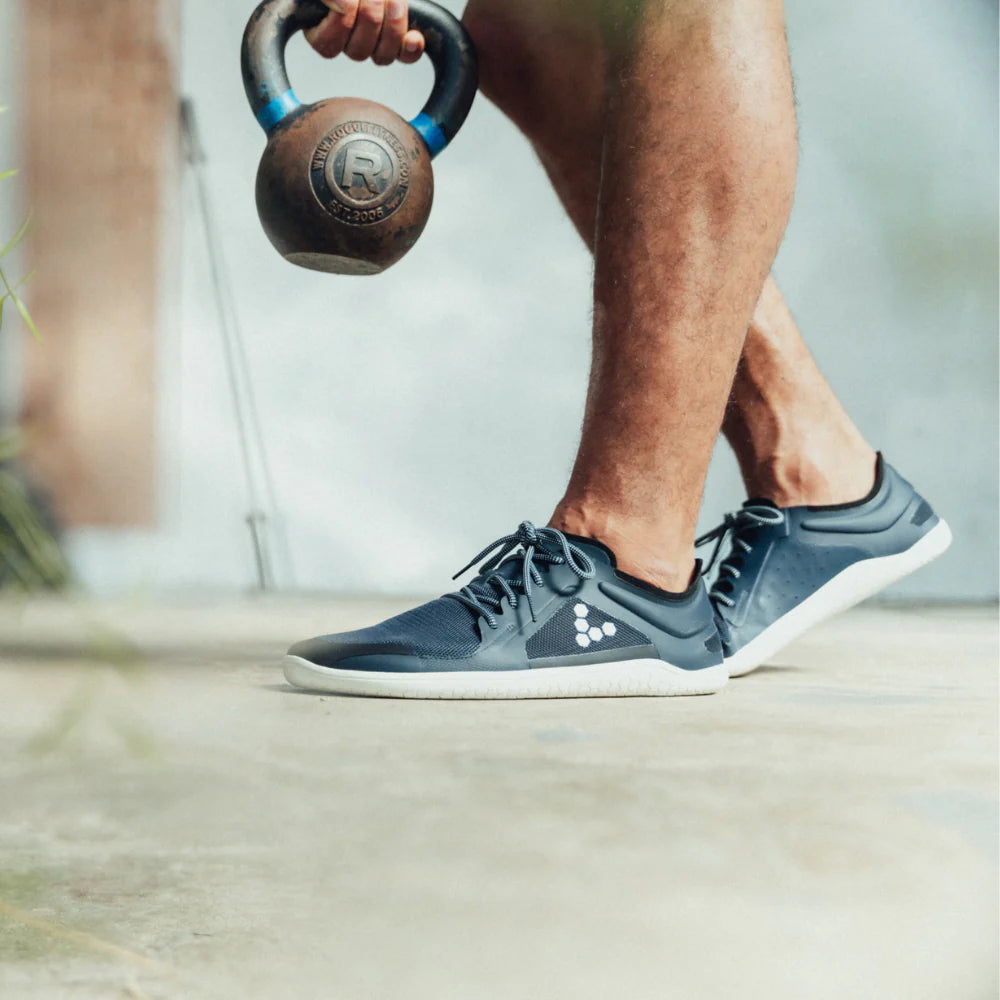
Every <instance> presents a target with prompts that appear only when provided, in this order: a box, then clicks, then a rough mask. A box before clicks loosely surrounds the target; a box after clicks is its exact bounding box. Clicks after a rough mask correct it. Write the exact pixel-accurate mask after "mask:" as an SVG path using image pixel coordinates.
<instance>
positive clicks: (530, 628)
mask: <svg viewBox="0 0 1000 1000" xmlns="http://www.w3.org/2000/svg"><path fill="white" fill-rule="evenodd" d="M486 557H489V558H487V561H486V562H485V563H484V564H483V565H482V566H481V567H480V568H479V573H478V576H477V577H476V578H475V579H474V580H473V581H472V582H471V583H469V584H468V586H465V587H463V588H462V589H461V590H459V591H458V592H456V593H454V594H446V595H445V596H444V597H439V598H438V599H437V600H436V601H431V602H430V603H429V604H424V605H421V606H420V607H418V608H414V609H413V610H412V611H407V612H405V613H404V614H401V615H399V616H398V617H396V618H390V619H389V620H388V621H385V622H382V623H381V624H380V625H374V626H372V627H371V628H363V629H359V630H358V631H357V632H344V633H341V634H340V635H326V636H321V637H320V638H317V639H308V640H306V641H305V642H300V643H298V644H297V645H295V646H292V648H291V649H290V650H289V651H288V655H287V656H286V657H285V661H284V668H285V677H286V678H287V679H288V680H289V682H291V683H292V684H294V685H296V686H297V687H302V688H308V689H310V690H313V691H332V692H334V693H337V694H366V695H381V696H384V697H394V698H580V697H610V696H616V695H675V694H677V695H679V694H711V693H712V692H714V691H718V690H719V688H721V687H722V686H723V685H724V684H725V683H726V680H727V679H728V673H727V671H726V668H725V665H724V664H723V662H722V644H721V642H720V641H719V636H718V633H717V631H716V626H715V621H714V617H713V613H712V604H711V602H710V601H709V599H708V593H707V591H706V590H705V586H704V584H703V583H702V580H701V575H700V573H699V572H698V571H696V572H695V575H694V579H693V582H692V584H691V586H690V587H689V588H688V590H687V591H685V592H684V593H683V594H668V593H666V592H664V591H662V590H658V589H657V588H656V587H653V586H650V585H649V584H647V583H644V582H643V581H641V580H637V579H635V578H634V577H631V576H629V575H627V574H626V573H622V572H620V571H619V570H618V569H617V567H616V564H615V556H614V553H613V552H612V551H611V550H610V549H609V548H607V547H606V546H604V545H602V544H601V543H600V542H596V541H593V540H592V539H589V538H579V537H577V536H575V535H569V536H567V535H564V534H563V533H562V532H560V531H556V530H555V529H554V528H536V527H535V526H534V525H533V524H531V523H530V522H529V521H525V522H524V523H523V524H521V526H520V527H519V528H518V529H517V531H516V532H515V533H514V534H512V535H507V536H506V537H505V538H501V539H498V540H497V541H496V542H494V543H493V544H492V545H490V546H488V547H487V548H485V549H483V551H482V552H480V553H479V555H478V556H476V558H475V559H473V560H472V561H471V562H470V563H469V565H468V566H466V567H465V569H463V570H461V571H460V572H459V573H458V574H456V576H459V575H461V573H464V572H465V570H467V569H469V568H470V567H471V566H472V565H474V564H475V563H477V562H478V561H479V560H480V559H483V558H486Z"/></svg>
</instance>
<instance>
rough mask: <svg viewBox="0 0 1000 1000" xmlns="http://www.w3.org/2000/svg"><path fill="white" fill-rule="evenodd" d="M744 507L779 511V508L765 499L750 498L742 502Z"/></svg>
mask: <svg viewBox="0 0 1000 1000" xmlns="http://www.w3.org/2000/svg"><path fill="white" fill-rule="evenodd" d="M743 506H744V507H770V508H772V509H773V510H781V508H780V507H779V506H778V505H777V504H776V503H775V502H774V501H773V500H768V499H767V497H750V499H749V500H744V501H743Z"/></svg>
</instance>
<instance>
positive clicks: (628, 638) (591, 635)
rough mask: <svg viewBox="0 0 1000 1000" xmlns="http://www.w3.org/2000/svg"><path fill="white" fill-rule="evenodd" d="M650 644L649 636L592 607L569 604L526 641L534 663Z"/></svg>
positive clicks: (575, 603) (577, 603)
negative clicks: (549, 657) (551, 657)
mask: <svg viewBox="0 0 1000 1000" xmlns="http://www.w3.org/2000/svg"><path fill="white" fill-rule="evenodd" d="M584 638H585V639H586V642H584V641H583V639H584ZM650 644H651V640H650V639H649V637H648V636H646V635H643V634H642V632H640V631H639V630H638V629H636V628H633V627H632V626H631V625H628V624H626V623H625V622H623V621H621V620H620V619H618V618H613V617H612V616H611V615H609V614H607V613H606V612H604V611H602V610H601V609H600V608H597V607H594V605H593V604H586V603H584V602H581V601H567V603H566V604H564V605H563V606H562V607H561V608H560V609H559V610H558V611H557V612H556V613H555V614H554V615H553V616H552V617H551V618H550V619H549V620H548V621H547V622H546V623H545V624H544V625H543V626H542V627H541V628H540V629H539V630H538V631H537V632H536V633H535V634H534V635H533V636H532V637H531V638H530V639H529V640H528V641H527V643H526V644H525V649H526V650H527V653H528V659H530V660H535V659H538V658H540V657H543V656H572V655H574V654H579V653H597V652H603V651H604V650H606V649H624V648H626V647H628V646H648V645H650Z"/></svg>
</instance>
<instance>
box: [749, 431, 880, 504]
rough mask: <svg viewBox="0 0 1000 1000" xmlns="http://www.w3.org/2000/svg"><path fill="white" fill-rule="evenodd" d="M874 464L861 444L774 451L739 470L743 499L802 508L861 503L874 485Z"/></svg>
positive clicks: (811, 446)
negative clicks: (752, 498) (743, 488)
mask: <svg viewBox="0 0 1000 1000" xmlns="http://www.w3.org/2000/svg"><path fill="white" fill-rule="evenodd" d="M875 463H876V456H875V452H874V451H873V450H872V448H871V447H870V446H868V445H867V444H866V443H864V442H863V441H862V442H860V443H859V444H850V443H846V442H842V443H840V444H839V445H835V446H834V445H829V446H827V447H824V448H820V449H817V448H816V447H815V446H813V445H810V446H806V447H803V448H798V449H794V450H791V451H787V452H786V451H778V452H776V453H774V454H771V455H768V456H766V457H762V458H756V459H754V460H753V461H752V462H750V463H748V464H746V465H744V464H743V463H742V462H741V466H742V471H743V482H744V485H745V486H746V490H747V496H750V497H762V498H764V499H767V500H771V501H773V502H774V503H776V504H777V505H778V506H779V507H803V506H826V505H829V504H839V503H853V502H854V501H856V500H861V499H862V498H863V497H865V496H867V494H868V493H869V492H870V491H871V488H872V486H873V484H874V482H875Z"/></svg>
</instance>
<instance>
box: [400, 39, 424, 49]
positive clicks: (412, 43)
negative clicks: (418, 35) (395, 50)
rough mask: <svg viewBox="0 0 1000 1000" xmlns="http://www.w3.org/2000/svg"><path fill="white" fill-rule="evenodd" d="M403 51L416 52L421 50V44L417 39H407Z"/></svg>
mask: <svg viewBox="0 0 1000 1000" xmlns="http://www.w3.org/2000/svg"><path fill="white" fill-rule="evenodd" d="M403 49H404V50H405V51H406V52H416V51H418V50H419V49H420V42H418V41H417V40H416V39H415V38H407V39H406V41H405V42H403Z"/></svg>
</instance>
